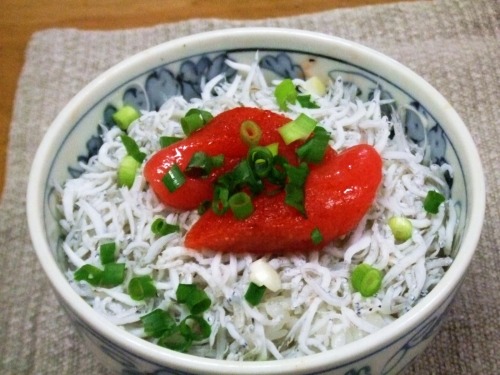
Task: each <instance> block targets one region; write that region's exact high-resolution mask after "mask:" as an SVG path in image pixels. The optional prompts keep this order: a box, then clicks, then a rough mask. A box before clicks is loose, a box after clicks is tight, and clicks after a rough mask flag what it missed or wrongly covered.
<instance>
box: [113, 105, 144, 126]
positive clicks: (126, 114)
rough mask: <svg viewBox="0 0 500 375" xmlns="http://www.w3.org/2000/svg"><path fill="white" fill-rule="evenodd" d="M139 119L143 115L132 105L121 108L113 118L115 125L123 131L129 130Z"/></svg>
mask: <svg viewBox="0 0 500 375" xmlns="http://www.w3.org/2000/svg"><path fill="white" fill-rule="evenodd" d="M139 117H141V113H140V112H139V111H138V110H137V109H135V108H134V107H132V106H130V105H126V106H123V107H121V108H120V109H119V110H118V111H116V112H115V113H114V114H113V116H112V118H113V121H114V122H115V124H116V125H118V126H119V127H120V129H122V130H127V129H128V127H129V126H130V124H132V123H133V122H134V121H135V120H137V119H138V118H139Z"/></svg>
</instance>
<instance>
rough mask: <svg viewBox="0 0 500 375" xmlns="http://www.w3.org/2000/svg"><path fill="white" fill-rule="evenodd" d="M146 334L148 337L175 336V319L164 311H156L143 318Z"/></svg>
mask: <svg viewBox="0 0 500 375" xmlns="http://www.w3.org/2000/svg"><path fill="white" fill-rule="evenodd" d="M141 322H142V325H143V327H144V333H145V334H146V336H148V337H156V338H158V337H161V336H163V335H170V334H173V333H174V332H175V331H176V330H177V325H176V323H175V320H174V318H172V316H170V314H169V313H167V312H166V311H164V310H161V309H156V310H153V311H151V312H150V313H149V314H146V315H144V316H141Z"/></svg>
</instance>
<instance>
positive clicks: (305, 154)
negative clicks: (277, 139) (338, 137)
mask: <svg viewBox="0 0 500 375" xmlns="http://www.w3.org/2000/svg"><path fill="white" fill-rule="evenodd" d="M329 141H330V135H329V134H328V133H327V131H326V130H325V129H324V128H322V127H321V126H316V127H315V128H314V131H313V136H312V137H311V138H309V139H308V140H307V141H306V142H305V143H304V144H303V145H301V146H300V147H298V148H297V151H296V152H297V156H298V157H299V159H300V160H301V161H305V162H306V163H319V162H321V161H322V160H323V158H324V157H325V152H326V149H327V147H328V142H329Z"/></svg>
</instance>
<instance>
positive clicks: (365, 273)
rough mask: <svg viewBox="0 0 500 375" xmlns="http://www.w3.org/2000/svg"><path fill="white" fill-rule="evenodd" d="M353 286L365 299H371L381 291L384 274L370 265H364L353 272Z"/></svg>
mask: <svg viewBox="0 0 500 375" xmlns="http://www.w3.org/2000/svg"><path fill="white" fill-rule="evenodd" d="M351 284H352V287H353V288H354V290H355V291H357V292H359V293H361V295H362V296H363V297H371V296H373V295H375V294H376V293H377V292H378V291H379V290H380V286H381V285H382V272H381V271H379V270H378V269H376V268H374V267H372V266H370V265H369V264H366V263H362V264H360V265H358V266H356V268H354V270H353V271H352V273H351Z"/></svg>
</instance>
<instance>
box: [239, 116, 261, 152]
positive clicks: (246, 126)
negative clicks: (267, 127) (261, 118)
mask: <svg viewBox="0 0 500 375" xmlns="http://www.w3.org/2000/svg"><path fill="white" fill-rule="evenodd" d="M240 137H241V139H242V141H243V142H245V144H247V145H248V146H250V147H252V146H256V145H258V144H259V141H260V138H261V137H262V130H261V128H260V126H259V125H258V124H257V123H256V122H254V121H251V120H246V121H243V122H242V123H241V125H240Z"/></svg>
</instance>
